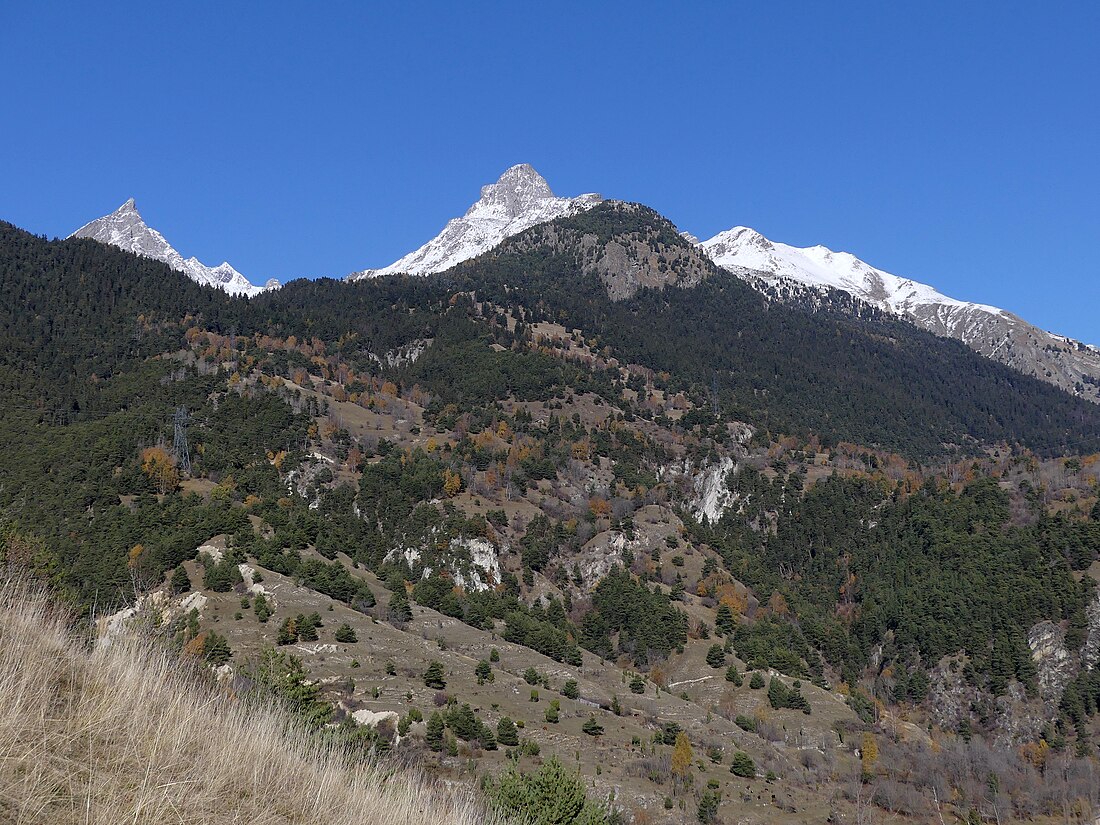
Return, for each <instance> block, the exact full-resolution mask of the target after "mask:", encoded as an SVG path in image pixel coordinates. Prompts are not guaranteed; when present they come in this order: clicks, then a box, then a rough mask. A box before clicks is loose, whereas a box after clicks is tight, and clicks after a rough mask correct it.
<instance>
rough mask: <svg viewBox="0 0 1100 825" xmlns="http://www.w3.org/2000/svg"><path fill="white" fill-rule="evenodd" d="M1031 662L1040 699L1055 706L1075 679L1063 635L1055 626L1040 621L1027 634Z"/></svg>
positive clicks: (1063, 632)
mask: <svg viewBox="0 0 1100 825" xmlns="http://www.w3.org/2000/svg"><path fill="white" fill-rule="evenodd" d="M1027 643H1028V647H1030V648H1031V658H1032V661H1034V662H1035V667H1036V669H1037V670H1038V672H1039V695H1040V696H1041V697H1042V698H1043V700H1044V701H1046V702H1047V703H1048V704H1050V705H1054V706H1056V705H1057V704H1058V701H1059V700H1060V699H1061V698H1062V691H1063V690H1065V687H1066V685H1068V684H1069V683H1070V681H1071V680H1072V679H1073V675H1074V670H1075V667H1074V661H1073V657H1072V656H1070V653H1069V651H1068V650H1066V634H1065V631H1063V630H1062V628H1060V627H1059V626H1058V625H1056V624H1054V622H1049V621H1042V622H1039V623H1038V624H1036V625H1035V626H1034V627H1032V628H1031V630H1029V631H1028V633H1027Z"/></svg>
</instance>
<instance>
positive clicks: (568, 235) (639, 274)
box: [500, 201, 717, 301]
mask: <svg viewBox="0 0 1100 825" xmlns="http://www.w3.org/2000/svg"><path fill="white" fill-rule="evenodd" d="M602 208H603V209H605V210H607V211H606V212H605V215H606V216H607V217H608V221H609V222H617V223H619V224H620V225H621V227H622V229H621V231H617V232H615V233H614V234H611V235H610V236H607V235H606V234H605V235H604V236H603V237H600V236H598V235H597V234H596V233H595V232H590V231H587V230H584V231H582V230H580V229H577V228H574V227H571V226H568V225H566V226H563V225H562V224H561V223H550V224H545V225H542V226H539V227H536V228H532V229H531V230H530V231H529V232H525V233H523V234H522V235H520V236H518V237H516V238H514V239H513V240H512V241H510V242H509V243H508V244H506V245H505V246H503V247H502V248H501V252H500V254H509V253H523V252H534V251H537V252H540V253H544V254H549V255H569V256H572V257H573V258H575V260H576V266H577V268H578V269H580V270H581V271H582V272H584V273H585V274H587V275H595V276H597V277H598V278H599V279H600V281H601V282H602V283H603V285H604V287H605V288H606V289H607V294H608V296H609V297H610V298H611V300H612V301H624V300H627V299H628V298H632V297H633V296H634V295H636V294H637V293H638V291H639V290H642V289H646V288H650V289H665V288H666V287H673V286H676V287H693V286H698V285H699V284H700V283H702V281H703V280H704V279H705V278H708V277H709V276H711V275H712V274H714V273H715V272H716V271H717V268H716V267H715V266H714V264H713V263H712V262H711V261H710V259H709V258H708V257H707V256H706V254H705V253H704V252H703V251H702V250H701V249H700V248H699V247H696V246H692V245H691V244H689V243H688V242H687V241H685V240H684V239H683V238H682V237H681V236H680V233H679V232H677V230H676V227H675V226H673V225H672V223H670V222H669V221H668V220H667V219H666V218H663V217H661V216H660V215H658V214H657V213H656V212H654V211H653V210H652V209H650V208H649V207H647V206H642V205H641V204H638V203H624V202H621V201H607V202H606V203H605V205H604V207H602Z"/></svg>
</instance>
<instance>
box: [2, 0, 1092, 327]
mask: <svg viewBox="0 0 1100 825" xmlns="http://www.w3.org/2000/svg"><path fill="white" fill-rule="evenodd" d="M0 68H2V69H3V76H4V79H5V84H4V93H3V97H2V99H0V101H2V102H0V113H2V128H0V152H2V157H3V171H2V174H0V218H2V219H4V220H9V221H12V222H13V223H16V224H18V225H20V226H23V227H25V228H27V229H29V230H32V231H34V232H36V233H40V234H46V235H50V236H53V235H66V234H68V233H69V232H71V231H72V230H74V229H75V228H77V227H78V226H80V225H81V224H83V223H84V222H86V221H88V220H91V219H92V218H95V217H98V216H100V215H102V214H105V213H107V212H109V211H111V210H113V209H114V208H115V207H116V206H118V205H119V204H120V203H121V202H122V201H124V200H125V199H126V198H128V197H131V196H133V197H135V198H136V199H137V202H138V207H139V209H140V210H141V211H142V214H143V215H144V217H145V218H146V220H147V221H148V222H149V223H150V224H151V225H153V226H155V227H156V228H158V229H160V230H161V231H162V232H163V233H164V234H165V235H166V237H167V238H168V239H169V241H170V242H171V243H172V244H173V245H175V246H176V247H177V248H178V249H179V250H180V251H181V252H182V253H183V254H184V255H192V254H193V255H197V256H198V257H199V258H200V259H201V260H203V261H204V262H207V263H219V262H221V261H222V260H223V259H226V260H229V261H230V262H231V263H233V264H234V265H235V266H236V267H237V268H238V269H240V270H241V271H242V272H244V273H245V274H246V275H247V276H248V277H249V278H250V279H251V280H253V281H254V282H259V283H262V282H263V281H264V280H265V279H267V278H269V277H277V278H279V279H281V280H287V279H290V278H293V277H297V276H302V275H306V276H311V277H312V276H317V275H333V276H342V275H344V274H346V273H348V272H350V271H352V270H356V269H361V268H364V267H368V266H379V265H384V264H387V263H389V262H390V261H392V260H394V259H395V258H397V257H399V256H400V255H402V254H404V253H405V252H407V251H409V250H411V249H413V248H415V247H416V246H418V245H420V244H421V243H423V242H424V241H426V240H427V239H428V238H430V237H431V236H433V235H434V234H435V233H436V232H437V231H438V230H439V229H440V227H441V226H442V225H443V223H444V222H445V221H446V220H447V218H449V217H452V216H454V215H457V214H461V212H462V211H463V210H465V208H466V207H467V206H468V205H469V204H470V203H471V202H472V201H473V200H475V199H476V197H477V195H478V187H479V186H480V185H481V184H483V183H488V182H491V181H493V180H495V179H496V177H497V176H498V175H499V174H500V172H501V171H503V170H504V169H505V168H506V167H508V166H510V165H512V164H514V163H519V162H529V163H531V164H533V165H534V166H535V167H536V168H537V169H538V170H539V171H541V172H542V173H543V175H544V176H546V178H547V179H548V180H549V181H550V184H551V186H552V187H553V188H554V189H555V191H556V192H557V193H558V194H565V195H573V194H578V193H580V192H587V191H599V192H602V193H603V194H604V195H605V196H609V197H616V198H623V199H629V200H638V201H642V202H644V203H647V204H649V205H650V206H653V207H654V208H656V209H657V210H659V211H661V212H662V213H664V214H666V215H667V216H668V217H670V218H671V219H672V220H673V221H675V222H676V223H677V224H678V225H679V226H680V227H681V228H682V229H686V230H688V231H691V232H693V233H695V234H696V235H699V236H700V237H708V236H709V235H711V234H713V233H715V232H717V231H719V230H721V229H725V228H728V227H730V226H733V225H736V224H744V225H748V226H752V227H754V228H756V229H758V230H760V231H761V232H763V233H764V234H765V235H767V236H769V237H771V238H772V239H774V240H777V241H784V242H786V243H792V244H796V245H799V246H804V245H810V244H816V243H821V244H825V245H826V246H830V247H832V248H834V249H841V250H846V251H850V252H852V253H854V254H856V255H858V256H860V257H861V258H863V259H864V260H867V261H868V262H870V263H871V264H874V265H875V266H879V267H881V268H883V269H887V270H889V271H891V272H894V273H896V274H899V275H905V276H909V277H912V278H915V279H917V280H922V281H926V282H928V283H931V284H933V285H934V286H936V287H938V288H939V289H941V290H942V291H944V292H947V293H948V294H950V295H954V296H956V297H959V298H965V299H970V300H979V301H983V302H986V303H993V304H997V305H1000V306H1004V307H1006V308H1008V309H1011V310H1013V311H1016V312H1018V313H1019V314H1021V315H1023V316H1024V317H1026V318H1028V319H1029V320H1032V321H1034V322H1036V323H1039V324H1041V325H1043V326H1045V327H1047V328H1049V329H1052V330H1054V331H1057V332H1063V333H1065V334H1069V335H1072V336H1074V337H1078V338H1082V339H1085V340H1088V341H1093V342H1097V343H1100V266H1098V263H1097V260H1098V258H1097V251H1098V246H1100V198H1098V191H1100V4H1097V3H1095V2H1077V3H1073V2H1065V3H1047V4H1039V3H1029V4H1017V3H1006V2H970V3H893V2H883V1H882V0H876V1H875V2H866V3H855V2H839V1H838V2H829V3H825V2H816V1H815V2H805V3H795V2H790V3H775V2H760V3H752V4H749V3H735V2H723V3H698V4H696V3H675V4H672V3H668V4H656V3H652V4H650V3H642V2H632V3H611V2H599V3H591V2H583V3H538V4H535V3H516V2H509V3H499V4H496V3H477V2H466V3H448V4H442V3H440V4H435V3H392V4H385V5H383V4H380V3H377V4H375V3H371V4H368V3H346V4H337V3H320V4H312V3H302V2H296V3H279V2H262V3H261V2H253V3H234V2H225V3H209V4H202V3H171V4H168V3H163V4H160V3H132V2H130V3H126V4H116V3H110V2H101V3H94V4H75V3H63V4H62V3H47V2H33V3H9V4H8V7H7V8H5V10H4V12H3V13H2V14H0Z"/></svg>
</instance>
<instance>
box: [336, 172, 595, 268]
mask: <svg viewBox="0 0 1100 825" xmlns="http://www.w3.org/2000/svg"><path fill="white" fill-rule="evenodd" d="M601 200H602V198H601V197H600V196H599V195H597V194H587V195H580V196H578V197H576V198H559V197H557V196H555V195H554V193H553V192H552V191H551V190H550V185H549V184H548V183H547V182H546V179H545V178H543V177H542V175H540V174H539V173H538V172H536V171H535V170H534V168H533V167H531V166H530V165H529V164H526V163H521V164H518V165H516V166H513V167H511V168H510V169H508V170H506V171H505V172H504V174H503V175H501V176H500V178H499V179H498V180H497V182H496V183H490V184H488V185H486V186H483V187H481V198H480V199H478V201H477V202H475V203H474V204H473V205H472V206H471V207H470V208H469V209H467V210H466V213H465V214H464V215H463V216H462V217H461V218H452V219H451V220H449V221H448V222H447V225H446V226H445V227H443V231H442V232H440V233H439V234H438V235H437V236H436V237H435V238H433V239H432V240H430V241H428V242H427V243H426V244H424V245H423V246H422V247H420V248H419V249H417V250H416V251H414V252H410V253H409V254H408V255H406V256H405V257H403V258H400V259H399V260H397V261H394V262H393V263H392V264H390V265H389V266H386V267H383V268H382V269H367V270H363V271H362V272H355V273H352V274H351V275H349V276H348V280H352V281H356V280H359V279H361V278H373V277H377V276H379V275H390V274H393V273H396V272H406V273H409V274H412V275H428V274H430V273H433V272H443V271H444V270H447V269H450V268H451V267H452V266H454V265H455V264H458V263H461V262H462V261H465V260H469V259H470V258H474V257H477V256H478V255H480V254H482V253H483V252H488V251H489V250H490V249H492V248H493V247H495V246H497V245H498V244H500V243H501V242H502V241H504V239H505V238H509V237H511V236H512V235H516V234H518V233H520V232H523V231H524V230H525V229H530V228H531V227H532V226H535V225H536V224H540V223H545V222H546V221H552V220H554V219H555V218H561V217H564V216H566V215H575V214H576V213H578V212H583V211H584V210H586V209H591V208H592V207H593V206H595V205H596V204H597V203H599V202H600V201H601Z"/></svg>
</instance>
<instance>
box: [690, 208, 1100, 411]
mask: <svg viewBox="0 0 1100 825" xmlns="http://www.w3.org/2000/svg"><path fill="white" fill-rule="evenodd" d="M699 246H700V248H701V249H703V250H704V251H705V252H706V253H707V254H708V255H709V256H710V257H711V260H713V261H714V263H716V264H717V265H718V266H720V267H724V268H727V269H730V270H732V271H734V272H735V274H737V275H739V276H741V277H742V278H744V279H745V280H746V281H747V282H748V283H749V284H751V285H753V286H755V287H756V288H758V289H761V290H762V291H766V290H764V288H763V287H764V285H765V284H768V283H771V284H774V285H779V286H781V287H782V288H783V290H784V291H787V287H788V286H789V285H791V284H793V285H794V286H795V289H796V291H797V290H813V291H821V290H824V289H839V290H841V291H843V292H847V293H848V294H850V295H852V296H854V297H856V298H858V299H860V300H861V301H863V302H865V303H868V304H872V305H873V306H876V307H878V308H879V309H881V310H883V311H885V312H889V313H892V314H894V315H897V316H899V317H902V318H905V319H906V320H908V321H910V322H912V323H913V324H916V325H917V326H918V327H921V328H923V329H926V330H928V331H929V332H932V333H934V334H936V335H941V336H947V337H951V338H957V339H958V340H960V341H962V342H963V343H964V344H966V345H967V346H969V347H971V348H972V349H974V350H975V351H977V352H979V353H981V354H982V355H985V356H986V357H987V358H992V359H994V360H996V361H1000V362H1001V363H1002V364H1006V365H1008V366H1010V367H1012V368H1014V369H1017V370H1019V371H1020V372H1024V373H1028V374H1029V375H1033V376H1035V377H1037V378H1039V379H1041V380H1044V381H1048V382H1050V383H1052V384H1055V385H1057V386H1059V387H1062V388H1063V389H1065V390H1067V391H1068V392H1071V393H1074V394H1075V395H1079V396H1082V397H1085V398H1088V399H1090V400H1092V401H1097V402H1100V389H1098V387H1097V384H1096V376H1098V375H1100V349H1098V348H1096V347H1092V346H1089V345H1086V344H1082V343H1080V342H1078V341H1074V340H1072V339H1068V338H1065V337H1064V336H1059V335H1054V334H1053V333H1049V332H1047V331H1045V330H1042V329H1040V328H1039V327H1036V326H1035V325H1033V324H1029V323H1028V322H1027V321H1025V320H1023V319H1022V318H1020V317H1018V316H1016V315H1013V314H1012V313H1011V312H1007V311H1006V310H1003V309H1000V308H999V307H995V306H990V305H988V304H977V303H973V302H971V301H960V300H958V299H956V298H951V297H949V296H947V295H944V294H943V293H942V292H939V291H938V290H936V289H934V288H932V287H930V286H928V285H927V284H923V283H920V282H918V281H913V280H911V279H909V278H901V277H898V276H897V275H892V274H890V273H889V272H884V271H883V270H881V269H875V268H874V267H873V266H871V265H870V264H867V263H864V262H863V261H861V260H860V259H859V258H857V257H855V256H854V255H852V254H850V253H848V252H834V251H833V250H831V249H829V248H827V247H824V246H809V247H805V248H799V247H795V246H788V245H786V244H782V243H776V242H774V241H770V240H768V239H767V238H765V237H764V236H763V235H761V234H760V233H759V232H757V231H756V230H753V229H749V228H748V227H745V226H735V227H733V228H732V229H727V230H726V231H725V232H719V233H718V234H717V235H715V236H714V237H713V238H711V239H710V240H707V241H703V242H702V243H701V244H699Z"/></svg>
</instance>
